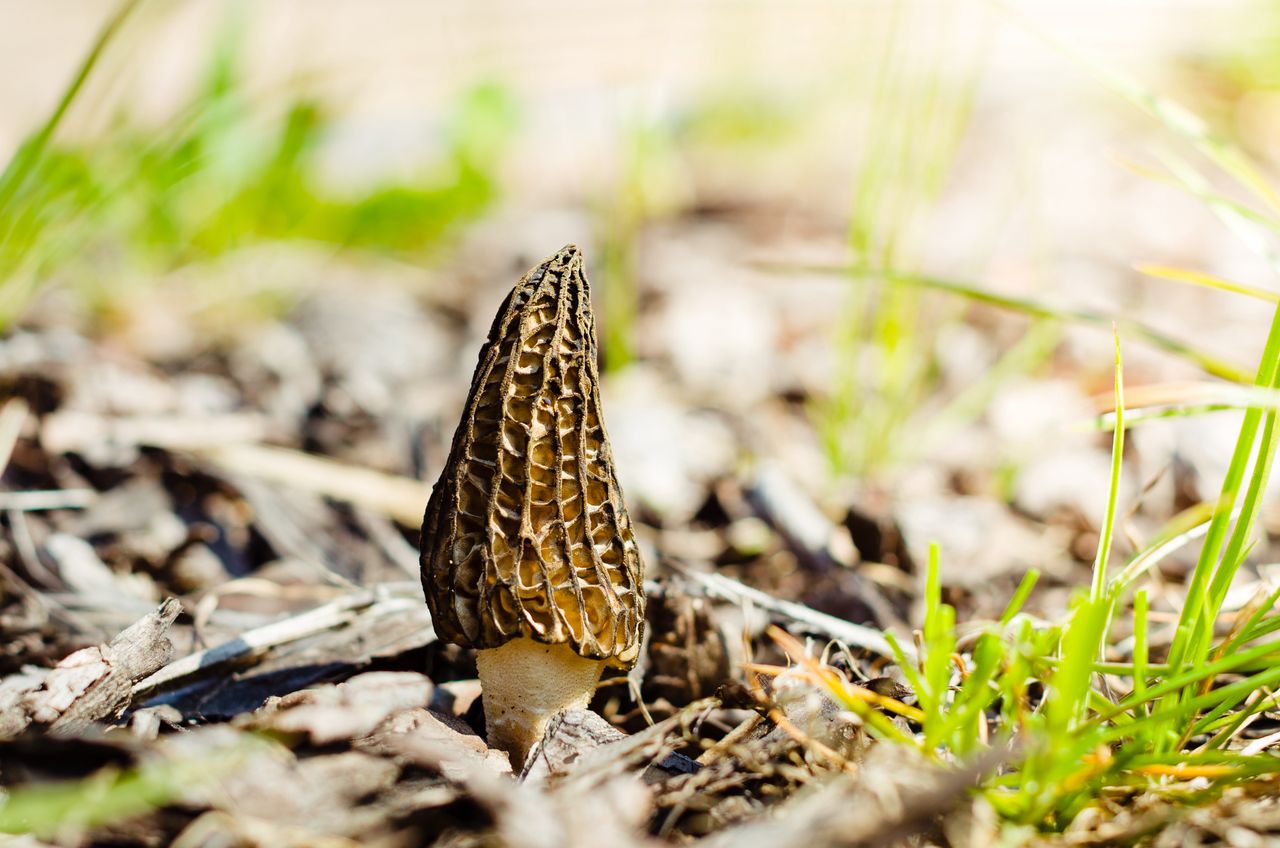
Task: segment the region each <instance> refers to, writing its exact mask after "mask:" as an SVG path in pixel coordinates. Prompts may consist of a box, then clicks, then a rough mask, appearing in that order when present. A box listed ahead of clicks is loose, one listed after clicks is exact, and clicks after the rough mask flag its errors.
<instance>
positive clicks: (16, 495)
mask: <svg viewBox="0 0 1280 848" xmlns="http://www.w3.org/2000/svg"><path fill="white" fill-rule="evenodd" d="M0 438H3V434H0ZM0 447H3V446H0ZM3 458H4V457H3V456H0V459H3ZM97 497H98V493H97V492H95V491H94V490H93V489H49V490H36V491H28V492H0V509H2V510H13V511H15V512H39V511H42V510H48V509H83V508H85V507H86V506H88V505H89V504H91V503H93V501H94V500H95V499H96V498H97Z"/></svg>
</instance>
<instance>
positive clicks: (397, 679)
mask: <svg viewBox="0 0 1280 848" xmlns="http://www.w3.org/2000/svg"><path fill="white" fill-rule="evenodd" d="M433 688H434V687H433V686H432V684H431V681H430V680H429V679H428V678H427V677H426V676H425V675H422V674H418V673H416V672H412V671H371V672H367V673H365V674H359V675H356V676H355V677H353V678H351V679H350V680H348V681H346V682H345V683H339V684H337V685H326V686H318V687H316V688H314V689H304V690H302V691H300V692H293V693H291V694H289V695H286V696H284V697H283V698H280V699H278V700H277V701H276V702H275V703H273V704H268V706H267V707H264V708H263V710H261V711H260V712H261V713H262V714H261V715H255V716H254V717H253V718H252V720H251V722H250V724H251V726H261V727H269V728H271V729H273V730H278V731H283V732H285V733H298V734H304V735H306V736H307V737H308V738H309V739H310V740H311V744H313V745H328V744H331V743H333V742H339V741H349V740H352V739H358V738H360V737H362V736H368V735H369V734H370V733H372V732H373V731H374V730H375V729H376V728H377V727H378V725H380V724H382V722H384V721H386V720H387V719H388V718H389V717H390V716H391V715H392V714H393V713H395V712H398V711H400V710H403V709H408V708H411V707H422V706H424V705H425V704H426V703H427V702H428V701H430V700H431V692H432V689H433Z"/></svg>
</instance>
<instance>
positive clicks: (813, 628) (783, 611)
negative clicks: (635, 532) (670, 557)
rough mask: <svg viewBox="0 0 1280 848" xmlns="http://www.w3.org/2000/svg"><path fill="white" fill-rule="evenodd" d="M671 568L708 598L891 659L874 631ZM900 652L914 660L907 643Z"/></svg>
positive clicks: (727, 581) (726, 580) (718, 577)
mask: <svg viewBox="0 0 1280 848" xmlns="http://www.w3.org/2000/svg"><path fill="white" fill-rule="evenodd" d="M672 565H673V566H674V567H675V568H676V569H677V570H678V571H680V573H681V574H683V575H685V576H686V577H689V578H690V579H691V580H694V581H695V582H697V583H700V584H701V585H702V587H703V589H704V590H705V591H706V593H707V595H709V596H710V597H714V598H719V599H720V600H724V601H730V602H732V603H739V604H740V603H742V602H744V601H748V602H750V603H751V604H752V605H753V606H756V607H759V608H760V609H763V610H766V611H768V612H771V613H773V614H775V615H779V616H782V617H783V618H786V619H790V620H791V621H794V622H797V623H799V624H801V625H803V626H804V629H805V630H807V631H810V632H814V633H820V634H822V635H823V636H826V637H827V638H829V639H835V640H837V641H840V642H843V643H844V644H846V645H849V646H851V647H856V648H863V649H865V650H868V651H873V652H875V653H877V654H880V655H881V656H884V657H888V658H890V659H892V658H894V653H893V648H891V647H890V646H889V642H888V640H886V639H885V638H884V635H883V634H882V633H881V632H880V631H879V630H876V629H875V628H872V627H867V626H865V625H862V624H854V623H853V622H851V621H845V620H844V619H841V618H836V617H835V616H833V615H827V614H826V613H824V612H818V611H817V610H815V609H810V608H809V607H807V606H805V605H804V604H797V603H794V602H792V601H784V600H782V599H780V598H775V597H773V596H772V595H769V594H767V593H765V592H761V591H760V590H759V589H752V588H751V587H750V586H746V585H743V584H742V583H739V582H738V581H737V580H734V579H733V578H730V577H725V576H724V575H723V574H706V573H704V572H700V571H695V570H693V569H691V568H686V567H684V566H682V565H680V564H678V563H672ZM902 652H903V654H905V655H906V657H907V659H908V660H911V661H914V660H915V650H914V649H913V648H912V647H911V646H910V645H909V644H906V643H905V642H904V643H903V645H902Z"/></svg>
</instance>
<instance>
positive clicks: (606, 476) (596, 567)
mask: <svg viewBox="0 0 1280 848" xmlns="http://www.w3.org/2000/svg"><path fill="white" fill-rule="evenodd" d="M421 552H422V559H421V562H422V586H423V589H424V591H425V592H426V596H427V604H428V606H429V607H430V608H431V615H432V618H433V621H434V623H435V628H436V632H437V633H438V634H439V636H440V637H441V638H442V639H444V640H446V641H449V642H453V643H454V644H457V645H462V646H464V647H472V648H482V649H483V648H497V647H499V646H501V645H503V644H504V643H506V642H507V641H509V640H511V639H514V638H517V637H522V636H523V637H529V638H532V639H534V640H536V641H538V642H544V643H548V644H556V643H561V642H567V643H570V644H571V645H572V646H573V648H574V650H575V651H577V652H578V653H579V654H580V655H582V656H584V657H588V658H591V659H597V660H603V661H607V662H609V663H611V664H613V665H616V666H620V667H623V668H627V667H630V666H631V665H633V664H634V663H635V660H636V658H637V656H638V655H639V652H640V638H641V632H642V628H643V623H644V587H643V571H644V569H643V566H642V564H641V561H640V551H639V549H638V548H637V546H636V543H635V538H634V536H633V535H632V532H631V521H630V519H629V518H628V517H627V509H626V506H625V505H624V504H623V500H622V490H621V489H620V488H619V486H618V481H617V478H616V477H615V476H614V472H613V458H612V454H611V451H610V449H609V439H608V436H607V435H606V434H605V429H604V419H603V417H602V415H601V412H600V378H599V373H598V369H597V367H596V335H595V321H594V319H593V317H592V314H591V302H590V290H589V287H588V284H587V278H586V275H585V273H584V272H583V267H582V252H581V251H580V250H578V248H577V247H575V246H574V245H568V246H566V247H565V248H563V249H562V250H561V251H560V252H559V253H557V254H556V255H554V256H552V257H551V258H550V259H548V260H547V261H545V262H543V263H542V264H541V265H539V266H537V267H536V268H534V269H532V270H531V271H529V273H527V274H525V275H524V277H523V278H521V280H520V282H518V283H516V285H515V288H513V289H512V290H511V294H509V295H508V296H507V299H506V300H505V301H504V302H503V304H502V307H501V308H500V309H499V310H498V315H497V317H496V318H495V319H494V322H493V326H492V327H491V328H490V330H489V338H488V340H487V341H486V342H485V344H484V347H482V348H481V349H480V361H479V363H478V364H477V365H476V371H475V376H474V377H473V378H472V381H471V390H470V392H469V393H468V396H467V403H466V409H465V410H464V411H463V414H462V421H461V423H459V425H458V429H457V432H456V433H455V434H454V437H453V446H452V448H451V449H450V451H449V459H448V461H447V462H446V463H445V466H444V470H443V471H442V472H441V474H440V479H439V481H437V483H436V485H435V488H434V489H433V490H432V492H431V499H430V500H429V502H428V503H427V512H426V516H425V518H424V519H423V524H422V541H421Z"/></svg>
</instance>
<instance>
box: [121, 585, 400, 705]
mask: <svg viewBox="0 0 1280 848" xmlns="http://www.w3.org/2000/svg"><path fill="white" fill-rule="evenodd" d="M418 591H419V590H418V588H417V586H416V585H413V584H409V583H387V584H383V585H381V586H377V587H374V588H372V589H364V590H361V591H359V592H354V593H352V594H350V595H347V596H345V597H342V598H338V599H337V600H335V601H331V602H330V603H327V604H325V605H324V606H320V607H316V608H315V609H311V610H307V611H306V612H304V613H299V614H298V615H294V616H290V617H289V618H285V619H282V620H281V621H275V622H272V623H271V624H266V625H263V626H262V627H258V628H255V629H254V630H249V631H247V632H245V633H242V634H240V635H239V636H237V637H236V638H234V639H231V640H229V641H227V642H223V643H222V644H221V645H217V646H215V647H213V648H208V649H206V650H203V651H197V652H195V653H194V654H190V655H188V656H185V657H183V658H182V659H179V660H175V661H174V662H171V663H169V664H168V665H166V666H165V667H164V668H161V669H159V670H158V671H156V672H155V673H154V674H152V675H151V676H150V677H148V678H146V679H145V680H141V681H139V682H138V683H137V684H136V685H135V686H134V687H133V698H134V699H135V700H136V699H138V698H142V697H145V696H147V695H150V694H152V693H154V692H156V691H157V690H159V689H164V688H170V687H172V686H173V685H174V684H176V683H177V682H179V681H181V680H184V679H186V678H188V677H191V676H194V675H196V674H198V673H208V672H209V671H211V670H213V669H216V668H220V667H222V666H225V665H227V664H228V663H233V662H236V661H239V660H241V659H243V658H244V657H247V656H251V655H253V654H256V653H259V652H261V651H265V650H267V649H269V648H273V647H275V646H277V645H283V644H285V643H287V642H293V641H296V640H298V639H302V638H303V637H306V636H311V635H313V634H316V633H321V632H323V631H326V630H332V629H335V628H338V627H342V626H344V625H347V624H350V623H351V622H353V621H355V620H356V619H357V618H358V617H359V616H360V615H362V614H363V615H369V614H374V615H381V614H384V613H388V612H398V611H400V610H404V609H408V608H410V607H412V608H415V609H416V608H417V607H419V606H422V599H421V597H419V596H418V595H417V593H418Z"/></svg>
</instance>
